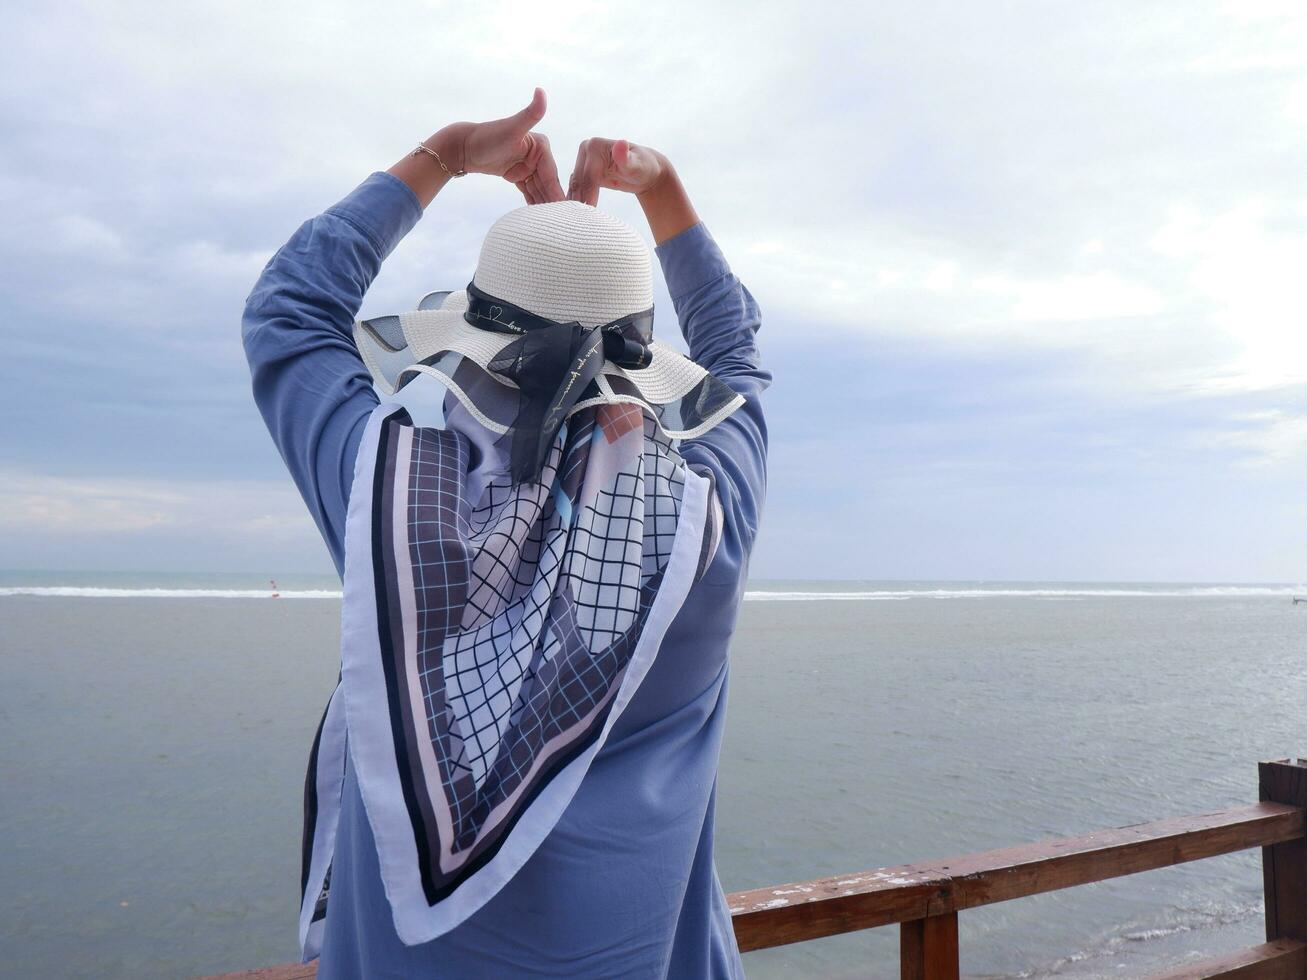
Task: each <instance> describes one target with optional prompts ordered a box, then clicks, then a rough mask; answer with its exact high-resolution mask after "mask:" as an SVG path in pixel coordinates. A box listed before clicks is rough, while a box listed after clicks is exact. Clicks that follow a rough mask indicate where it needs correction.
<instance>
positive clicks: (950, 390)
mask: <svg viewBox="0 0 1307 980" xmlns="http://www.w3.org/2000/svg"><path fill="white" fill-rule="evenodd" d="M0 32H2V33H3V35H4V36H5V37H6V38H7V43H6V56H5V58H4V59H3V60H0V86H2V87H3V91H5V93H6V94H7V97H6V98H5V99H4V100H3V101H0V190H2V193H3V205H4V214H5V219H6V220H5V221H4V222H2V223H0V264H2V265H3V268H4V274H3V275H2V276H0V314H3V316H2V320H0V322H2V323H3V326H0V331H3V334H2V336H3V352H2V353H0V412H2V413H3V418H4V419H5V422H4V425H3V428H2V429H0V431H2V432H3V442H2V443H0V446H2V447H3V452H0V567H8V568H30V569H100V570H112V569H123V570H137V571H190V572H194V571H246V572H258V573H261V574H268V575H273V574H287V573H292V572H330V570H331V565H330V562H329V560H328V558H327V553H326V550H325V547H324V546H323V544H322V542H321V541H320V539H319V538H318V536H317V532H316V530H315V528H314V526H313V524H312V522H311V520H310V519H309V517H308V514H307V511H306V509H305V508H304V506H303V504H302V503H301V501H300V500H299V498H298V496H297V495H296V492H295V490H294V488H293V486H292V485H291V483H290V480H289V478H288V477H287V476H286V473H285V470H284V468H283V466H282V463H281V460H280V458H279V456H278V455H277V452H276V450H275V449H274V447H273V445H272V443H271V440H270V439H269V438H268V436H267V433H266V431H265V430H264V428H263V424H262V421H261V419H260V417H259V415H258V412H257V411H256V409H255V407H254V404H253V401H252V399H251V397H250V390H249V378H248V370H247V366H246V364H245V360H244V355H243V352H242V349H241V345H240V317H241V311H242V308H243V305H244V301H245V297H246V296H247V294H248V293H249V290H250V288H251V286H252V285H253V283H254V281H255V279H256V278H257V276H258V274H259V271H260V269H261V268H262V266H263V264H264V263H265V262H266V261H267V259H268V258H269V257H270V256H271V254H272V253H273V252H274V251H275V250H276V248H277V247H278V246H280V245H281V243H282V242H283V241H285V240H286V239H287V238H288V237H289V236H290V234H291V233H292V232H293V231H294V230H295V228H296V227H297V226H298V225H299V223H300V222H302V221H304V220H305V219H307V218H309V217H312V216H313V215H315V214H317V213H319V212H321V211H322V210H324V209H326V208H327V207H329V206H331V205H332V204H333V203H334V202H335V201H337V200H338V199H340V198H341V197H343V196H344V195H345V194H347V193H348V192H349V191H350V190H351V189H352V188H353V187H354V186H355V185H356V184H357V183H358V182H359V181H361V180H362V179H363V178H364V177H366V176H367V175H368V174H369V173H370V172H372V171H374V170H384V169H385V168H386V167H388V166H389V165H390V164H391V163H393V162H394V161H395V160H396V159H397V158H398V157H400V156H401V155H402V154H404V153H405V152H406V151H408V150H409V149H411V147H412V146H413V145H414V144H415V143H416V142H417V141H418V140H420V139H422V138H424V137H426V136H428V135H430V134H431V133H432V132H434V131H435V130H436V129H439V128H440V127H441V126H443V125H444V124H446V123H448V122H452V121H456V120H460V119H471V120H480V119H489V118H495V117H499V116H503V115H507V114H509V113H511V112H513V111H516V110H517V109H519V108H521V107H522V106H523V105H525V104H526V102H527V101H529V99H530V96H531V91H532V88H533V87H534V86H536V85H540V86H542V87H544V89H545V90H546V92H547V94H548V98H549V110H548V113H547V115H546V117H545V119H544V121H543V123H542V124H541V126H540V127H539V129H540V131H541V132H544V133H546V134H547V135H548V136H549V137H550V140H551V142H552V144H553V146H554V148H555V152H556V155H557V157H558V160H559V165H560V169H561V171H562V173H563V183H564V185H566V175H567V173H568V172H569V171H570V169H571V165H572V161H573V160H574V158H575V147H576V145H577V144H578V142H579V141H580V140H582V139H584V138H586V137H589V136H604V137H610V138H627V139H630V140H633V141H634V142H636V143H641V144H645V145H649V146H653V147H656V148H658V149H659V150H661V151H662V152H664V153H665V154H666V155H667V156H668V157H669V158H670V159H671V160H672V161H673V163H674V165H675V166H676V168H677V170H678V172H679V173H680V175H681V177H682V179H683V181H684V182H685V184H686V186H687V188H688V189H689V191H690V193H691V196H692V197H693V199H694V201H695V203H696V205H697V207H698V210H699V213H700V215H701V216H702V217H703V219H704V221H705V223H706V224H707V226H708V228H709V229H710V231H711V232H712V234H713V235H714V237H715V238H716V239H717V240H718V242H719V243H720V244H721V246H722V248H723V251H724V252H725V254H726V256H727V258H728V260H729V261H730V263H731V265H732V268H733V270H734V271H735V273H736V274H737V275H738V276H739V278H740V280H741V281H742V282H743V283H744V284H745V286H746V287H748V288H749V290H750V291H751V292H752V293H753V295H754V297H755V298H756V299H757V301H758V303H759V306H760V307H761V309H762V313H763V328H762V332H761V334H760V344H761V347H762V352H763V356H764V360H765V362H766V364H767V365H768V366H769V367H770V368H771V369H772V371H773V373H774V375H775V382H774V384H773V386H772V388H771V389H770V390H769V391H768V393H767V394H766V396H765V402H764V405H765V409H766V411H767V414H768V419H769V425H770V475H769V486H768V499H767V504H766V509H765V512H764V518H763V528H762V532H761V535H760V537H759V540H758V545H757V549H756V552H755V554H754V558H753V564H752V569H751V571H752V574H753V575H754V576H755V577H759V578H791V579H792V578H827V579H834V578H848V579H952V580H1027V581H1031V580H1062V581H1074V580H1079V581H1173V582H1179V581H1225V582H1231V581H1234V582H1263V581H1264V582H1295V583H1296V582H1300V581H1303V580H1307V496H1305V495H1304V492H1303V488H1304V478H1307V324H1305V323H1304V308H1305V304H1304V299H1307V295H1305V294H1307V275H1304V269H1305V268H1307V7H1304V5H1302V4H1301V3H1300V2H1296V0H1294V2H1264V0H1238V2H1230V3H1222V2H1210V0H1184V2H1169V3H1159V2H1146V0H1128V2H1114V0H1104V2H1096V3H1093V4H1085V3H1071V2H1052V0H1041V2H1020V0H1010V2H1002V3H1000V2H990V0H986V2H979V0H978V2H974V3H967V4H959V3H942V2H935V0H918V2H913V3H892V4H891V3H876V2H871V3H867V4H827V5H820V6H817V7H811V6H806V7H801V6H799V5H794V4H788V3H775V2H769V0H762V2H755V3H749V4H744V3H740V4H723V3H716V2H713V0H699V2H695V3H687V4H677V3H663V2H659V3H657V4H620V5H619V4H608V3H593V4H592V3H565V2H550V3H539V2H535V3H494V2H481V3H476V4H468V3H459V4H453V3H450V4H445V3H411V2H410V3H394V4H390V3H375V4H360V3H353V4H339V3H330V2H327V3H324V2H315V3H312V4H296V3H276V4H270V3H245V2H231V0H226V2H223V3H204V2H193V3H186V4H173V5H164V4H140V3H131V2H119V3H89V2H85V3H61V2H57V0H56V2H42V3H39V4H38V3H25V2H19V3H11V4H6V5H4V7H3V10H2V11H0ZM521 203H522V202H521V199H520V197H519V196H518V195H517V192H516V191H515V189H514V188H512V187H511V186H510V185H509V184H507V183H505V182H503V181H500V180H498V179H495V178H491V177H481V176H473V177H469V178H467V179H465V180H460V181H457V182H453V183H451V184H450V185H448V187H447V188H446V189H445V191H443V192H442V193H441V195H440V196H439V197H438V198H437V200H436V201H435V202H434V203H433V204H432V205H431V207H430V208H428V210H427V213H426V216H425V217H424V219H423V221H422V222H421V223H420V224H419V226H418V227H417V228H416V229H415V230H414V231H413V232H412V233H411V234H410V235H409V237H408V238H407V239H406V240H405V241H404V242H403V243H402V244H401V245H400V247H399V248H398V249H397V251H396V252H395V253H394V254H393V255H392V256H391V258H390V259H389V260H388V262H387V264H386V265H385V267H384V268H383V270H382V273H381V275H380V276H379V278H378V279H377V281H376V282H375V284H374V286H373V288H372V290H371V291H370V293H369V294H368V296H367V298H366V300H365V302H364V307H363V311H362V312H363V315H365V316H371V315H380V314H385V313H393V312H398V311H400V310H401V309H408V308H412V306H413V305H414V303H415V301H416V300H417V298H418V297H419V296H421V295H422V294H423V293H425V292H427V291H428V290H430V289H436V288H456V287H457V286H459V285H461V284H462V283H464V282H466V281H467V280H468V279H469V278H470V277H471V273H472V270H473V268H474V266H475V261H476V254H477V250H478V247H479V245H480V241H481V237H482V235H483V234H484V232H485V230H486V228H487V227H489V225H490V223H491V222H492V221H493V220H494V219H495V218H496V217H498V216H499V215H500V214H502V213H504V212H505V211H508V210H510V209H511V208H513V207H517V206H518V205H519V204H521ZM599 206H600V207H601V208H603V209H605V210H608V211H610V212H611V213H613V214H616V215H618V216H619V217H622V218H624V219H625V220H628V221H630V222H631V223H632V225H633V226H635V227H636V228H637V229H638V230H639V231H640V232H641V234H643V235H645V237H646V239H647V240H649V241H650V242H651V244H652V240H651V239H649V236H648V231H647V228H646V227H645V226H644V224H643V221H642V217H641V215H640V212H639V209H638V206H637V205H636V204H635V202H634V201H633V200H631V199H630V198H629V197H626V196H624V195H621V194H617V193H615V192H611V191H605V192H603V194H602V195H601V197H600V202H599ZM656 308H657V310H658V312H657V314H656V317H657V320H656V325H655V331H656V332H658V333H659V334H660V335H661V336H663V337H665V338H666V337H670V336H674V335H675V333H676V324H675V315H674V314H673V313H672V310H671V304H670V302H669V301H668V300H667V296H666V293H665V290H663V289H662V287H661V281H660V283H659V291H658V292H657V294H656Z"/></svg>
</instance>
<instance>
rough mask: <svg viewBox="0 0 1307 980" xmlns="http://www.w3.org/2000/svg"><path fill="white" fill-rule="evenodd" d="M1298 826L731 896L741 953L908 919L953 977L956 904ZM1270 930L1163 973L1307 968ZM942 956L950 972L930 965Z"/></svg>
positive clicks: (955, 864)
mask: <svg viewBox="0 0 1307 980" xmlns="http://www.w3.org/2000/svg"><path fill="white" fill-rule="evenodd" d="M1270 765H1279V764H1278V763H1277V764H1270ZM1305 836H1307V817H1305V816H1304V810H1303V808H1302V807H1301V806H1297V805H1292V804H1288V803H1279V802H1274V801H1269V800H1268V801H1266V802H1262V803H1255V804H1252V805H1250V806H1243V807H1236V808H1233V809H1229V810H1220V811H1217V812H1215V813H1205V814H1201V815H1199V816H1192V817H1178V818H1173V819H1170V820H1159V821H1155V822H1153V823H1141V824H1134V825H1132V826H1128V827H1120V828H1117V829H1114V830H1103V831H1097V832H1095V833H1090V834H1082V835H1079V836H1076V837H1060V838H1055V839H1053V840H1047V841H1041V842H1038V843H1034V844H1023V845H1020V846H1018V847H1008V848H1002V849H1000V850H994V851H984V852H982V853H979V854H969V855H966V856H964V857H957V858H950V859H947V860H943V861H928V862H924V863H919V864H907V865H901V866H898V867H890V868H877V869H874V870H871V871H863V872H859V873H856V874H846V875H836V876H833V877H830V878H821V879H818V880H816V881H806V882H798V883H795V884H790V885H779V886H774V887H770V888H758V889H753V890H751V891H744V892H735V893H733V894H731V895H729V896H727V902H728V904H729V906H730V910H731V917H732V922H733V924H734V927H735V936H736V940H737V942H738V943H739V947H740V950H741V951H742V952H747V951H749V950H755V949H765V948H767V947H771V946H782V945H786V944H788V943H797V942H803V941H805V940H809V939H819V938H822V937H824V936H834V935H838V934H840V933H846V932H854V931H857V930H861V929H869V928H872V927H875V926H884V925H891V924H894V923H903V924H904V927H903V953H902V959H903V964H904V965H903V971H904V973H903V976H904V977H908V976H913V977H925V978H932V977H937V976H943V975H952V976H956V975H957V974H956V964H957V913H958V912H959V911H962V910H964V909H970V908H976V907H978V906H981V905H990V904H993V903H995V902H1005V901H1008V900H1010V899H1014V898H1023V897H1025V896H1029V895H1038V894H1040V893H1041V892H1047V891H1053V890H1055V889H1061V888H1070V887H1073V886H1075V885H1084V884H1088V883H1090V882H1094V881H1105V880H1107V879H1109V878H1118V877H1121V876H1123V875H1131V874H1136V873H1138V872H1141V871H1151V870H1154V869H1157V868H1165V867H1169V866H1171V865H1175V864H1183V863H1185V862H1188V861H1197V860H1200V859H1202V858H1209V857H1216V856H1217V855H1220V854H1229V853H1231V852H1234V851H1241V850H1246V849H1248V848H1252V847H1263V848H1267V849H1268V850H1269V849H1272V848H1274V847H1276V846H1277V845H1285V844H1288V843H1289V842H1300V839H1301V838H1304V837H1305ZM1282 877H1283V876H1282ZM1268 938H1270V939H1273V940H1277V941H1276V942H1271V943H1267V944H1266V945H1265V946H1259V947H1255V948H1254V949H1251V950H1245V951H1243V952H1242V953H1239V954H1236V956H1235V957H1225V958H1222V959H1220V960H1211V961H1208V962H1207V964H1206V965H1202V964H1199V965H1197V966H1193V967H1189V968H1187V969H1188V971H1189V972H1184V971H1180V972H1176V973H1174V974H1168V975H1167V976H1168V977H1171V978H1172V980H1181V978H1185V980H1197V978H1199V977H1215V976H1231V977H1240V978H1254V977H1257V978H1266V980H1278V978H1281V977H1286V978H1287V977H1291V976H1292V977H1307V946H1303V944H1302V943H1300V942H1297V941H1296V940H1292V939H1282V938H1278V937H1277V936H1269V937H1268ZM941 950H942V954H941ZM949 962H951V963H952V969H953V971H954V972H953V973H952V974H945V973H941V972H940V968H939V967H938V966H935V965H933V964H937V963H949ZM1204 969H1206V970H1209V972H1201V971H1202V970H1204ZM909 971H912V972H909ZM1194 971H1199V972H1194ZM1295 971H1297V972H1295ZM315 975H316V969H315V966H314V964H308V965H304V966H300V965H293V966H291V965H288V966H279V967H271V968H268V969H264V970H251V971H247V972H244V973H233V974H226V975H224V976H223V977H220V978H209V980H311V978H313V977H314V976H315Z"/></svg>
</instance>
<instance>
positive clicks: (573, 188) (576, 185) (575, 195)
mask: <svg viewBox="0 0 1307 980" xmlns="http://www.w3.org/2000/svg"><path fill="white" fill-rule="evenodd" d="M589 147H590V141H589V140H582V141H581V144H580V145H579V146H578V147H577V148H576V163H574V164H573V165H572V175H571V176H570V177H568V178H567V199H568V200H569V201H579V200H581V199H582V195H583V194H584V193H585V160H586V154H587V153H588V152H589Z"/></svg>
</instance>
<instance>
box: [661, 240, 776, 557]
mask: <svg viewBox="0 0 1307 980" xmlns="http://www.w3.org/2000/svg"><path fill="white" fill-rule="evenodd" d="M655 251H656V252H657V254H658V259H659V261H660V262H661V263H662V267H663V277H664V278H665V279H666V280H667V290H668V292H669V293H670V294H671V297H672V304H673V306H675V308H676V317H677V319H678V320H679V321H680V324H681V332H682V333H683V334H684V335H685V340H686V343H687V344H689V346H690V356H691V357H692V358H693V359H694V360H695V361H696V362H697V363H698V364H699V365H700V366H702V367H704V368H706V369H707V370H708V371H709V372H711V373H712V374H713V376H714V377H716V378H718V379H719V380H721V381H723V382H725V383H726V384H727V385H729V386H730V387H731V388H733V389H735V391H737V392H739V394H741V395H743V396H744V405H743V406H741V407H740V408H738V409H736V410H735V412H733V413H732V414H731V415H730V416H729V417H728V418H727V419H726V420H725V421H724V422H722V423H720V424H719V425H718V426H716V428H714V429H712V430H710V431H709V432H707V433H705V434H704V435H702V436H700V437H699V438H697V439H687V440H685V442H683V443H682V444H681V455H682V456H684V457H685V461H686V462H687V463H688V464H690V465H691V466H693V467H696V468H706V469H708V470H709V471H711V473H712V475H713V478H714V481H715V482H716V485H717V496H718V499H719V500H720V501H721V505H722V514H723V518H724V527H723V534H722V541H721V544H720V545H719V548H718V555H719V557H721V553H722V551H723V550H725V551H726V552H727V557H728V558H729V559H730V560H729V562H728V564H729V565H730V566H731V567H734V568H738V569H740V570H741V571H743V570H744V569H745V567H746V566H747V562H748V555H749V552H750V550H751V549H752V548H753V541H754V538H755V537H756V536H757V533H758V519H759V517H760V515H761V511H762V503H763V497H764V495H765V492H766V484H767V423H766V421H765V420H764V419H763V414H762V401H761V397H760V396H761V395H762V392H763V391H764V390H765V389H766V388H767V386H768V385H769V384H771V372H770V371H767V370H766V369H764V368H763V367H762V363H761V359H760V357H759V354H758V345H757V341H756V338H755V334H757V332H758V327H759V325H760V323H761V315H760V313H759V311H758V304H757V303H756V302H754V299H753V296H752V295H751V294H750V292H749V290H748V289H746V288H745V286H744V284H743V283H742V282H740V280H739V279H737V278H736V277H735V276H734V274H732V272H731V269H730V266H729V265H727V263H726V259H725V257H724V256H723V255H722V253H721V249H719V248H718V247H717V243H716V242H715V241H714V240H713V237H712V235H710V234H709V233H708V229H707V228H705V227H704V225H703V223H702V222H700V223H699V224H696V225H692V226H691V227H690V228H687V229H686V230H685V231H683V232H681V233H680V234H679V235H675V236H673V237H672V238H669V239H668V240H667V241H665V242H663V243H662V244H661V245H659V246H658V247H657V249H656V250H655ZM714 564H716V561H714Z"/></svg>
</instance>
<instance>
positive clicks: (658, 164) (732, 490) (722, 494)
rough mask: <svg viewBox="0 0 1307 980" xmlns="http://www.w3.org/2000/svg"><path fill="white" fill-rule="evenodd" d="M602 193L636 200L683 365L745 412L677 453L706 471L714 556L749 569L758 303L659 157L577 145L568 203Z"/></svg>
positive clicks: (762, 467)
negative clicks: (717, 539) (713, 381)
mask: <svg viewBox="0 0 1307 980" xmlns="http://www.w3.org/2000/svg"><path fill="white" fill-rule="evenodd" d="M601 187H607V188H611V189H614V190H622V191H628V192H630V193H633V194H635V195H636V196H637V198H638V199H639V201H640V206H641V208H643V210H644V213H645V217H646V218H647V219H648V221H649V228H650V230H651V231H652V232H653V236H654V242H655V244H656V246H657V247H656V252H657V254H658V258H659V261H660V262H661V264H662V268H663V277H664V278H665V279H666V280H667V289H668V292H669V293H670V294H671V297H672V304H673V306H674V307H675V308H676V317H677V320H678V321H679V322H680V326H681V332H682V333H683V334H684V336H685V340H686V343H687V344H689V347H690V356H691V357H692V358H694V360H695V361H696V362H698V363H699V364H700V365H702V366H703V367H704V368H706V369H707V370H709V371H710V372H712V374H713V375H715V376H716V377H717V378H719V379H721V380H722V381H724V382H725V383H726V384H728V385H730V387H732V388H733V389H735V390H736V391H737V392H739V393H740V394H741V395H743V396H744V405H743V406H742V407H741V408H739V409H738V410H737V411H736V412H734V413H733V414H732V415H731V416H730V417H729V418H727V419H726V421H724V422H722V423H721V424H720V425H718V426H717V427H716V428H714V429H712V430H711V431H710V432H708V433H706V434H705V435H703V436H701V437H699V438H698V439H689V440H686V441H685V442H684V443H683V444H682V445H681V454H682V455H683V456H684V457H685V459H686V462H688V463H690V464H691V465H692V466H701V467H705V468H707V469H708V470H710V471H711V472H712V474H713V476H714V478H715V481H716V483H717V494H718V498H719V499H720V501H721V504H722V510H723V512H724V514H725V517H726V531H727V533H726V535H725V536H724V537H723V541H722V549H724V550H726V551H727V552H728V553H731V554H732V556H733V557H734V559H735V560H736V564H737V565H738V567H741V568H742V567H743V566H744V563H745V562H747V559H748V554H749V551H750V550H751V549H752V547H753V541H754V537H755V536H756V534H757V530H758V518H759V516H760V513H761V509H762V502H763V497H764V494H765V491H766V474H767V424H766V421H765V420H764V418H763V413H762V402H761V397H760V396H761V395H762V392H763V391H764V390H765V389H766V388H767V386H768V385H769V384H770V383H771V372H769V371H767V370H765V369H764V368H763V367H762V365H761V361H760V358H759V354H758V346H757V343H756V340H755V334H756V333H757V332H758V328H759V325H760V324H761V316H760V314H759V311H758V304H757V303H756V302H754V299H753V296H752V294H750V292H749V290H748V289H746V288H745V286H744V284H743V283H742V282H740V280H739V279H737V278H736V277H735V275H734V274H733V273H732V272H731V269H730V266H729V265H728V264H727V262H726V259H725V257H724V256H723V255H722V252H721V249H719V248H718V247H717V243H716V242H715V241H714V240H713V237H712V235H710V234H709V233H708V229H707V228H706V227H705V226H704V224H703V222H702V221H700V220H699V216H698V214H696V213H695V210H694V206H693V205H692V204H691V203H690V197H689V195H688V194H687V193H686V191H685V187H684V185H683V184H682V183H681V180H680V178H679V176H678V175H677V173H676V170H675V168H674V167H672V165H671V163H670V162H669V161H668V160H667V158H666V157H665V156H663V154H661V153H659V152H658V151H657V150H653V149H650V148H649V147H644V146H636V145H635V144H632V143H628V142H627V141H626V140H606V139H590V140H586V141H585V142H584V143H582V144H581V148H580V151H579V153H578V155H577V162H576V169H575V170H574V171H573V172H572V177H571V180H570V182H569V186H568V196H569V197H570V198H572V199H573V200H578V201H585V202H586V203H588V204H595V203H597V201H598V199H599V190H600V188H601Z"/></svg>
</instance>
